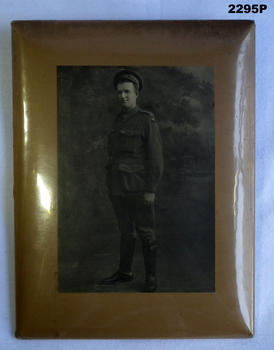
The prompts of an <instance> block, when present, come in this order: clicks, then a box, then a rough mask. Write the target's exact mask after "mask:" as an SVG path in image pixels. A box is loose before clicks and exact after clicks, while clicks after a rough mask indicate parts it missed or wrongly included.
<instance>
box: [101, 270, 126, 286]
mask: <svg viewBox="0 0 274 350" xmlns="http://www.w3.org/2000/svg"><path fill="white" fill-rule="evenodd" d="M130 281H132V272H122V271H120V270H118V271H116V272H115V273H114V274H113V275H112V276H110V277H107V278H104V279H103V280H102V282H101V284H106V285H109V284H117V283H123V282H130Z"/></svg>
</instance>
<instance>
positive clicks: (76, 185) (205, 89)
mask: <svg viewBox="0 0 274 350" xmlns="http://www.w3.org/2000/svg"><path fill="white" fill-rule="evenodd" d="M214 131H215V129H214V69H213V67H210V66H58V67H57V154H58V291H59V292H60V293H144V292H145V293H213V292H214V291H215V132H214Z"/></svg>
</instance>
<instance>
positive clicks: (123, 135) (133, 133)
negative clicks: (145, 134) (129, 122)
mask: <svg viewBox="0 0 274 350" xmlns="http://www.w3.org/2000/svg"><path fill="white" fill-rule="evenodd" d="M139 135H140V131H138V130H128V129H122V130H121V131H120V135H119V141H120V145H121V149H122V151H124V152H136V150H137V147H138V145H139V142H140V137H139Z"/></svg>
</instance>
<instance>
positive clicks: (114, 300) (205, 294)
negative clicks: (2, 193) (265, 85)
mask: <svg viewBox="0 0 274 350" xmlns="http://www.w3.org/2000/svg"><path fill="white" fill-rule="evenodd" d="M254 32H255V26H254V22H252V21H15V22H13V23H12V33H13V83H14V84H13V87H14V161H15V162H14V168H15V183H14V188H15V244H16V305H17V310H16V322H17V325H16V329H17V330H16V336H17V337H19V338H105V339H106V338H210V337H211V338H214V337H226V338H227V337H251V336H252V334H253V317H254V315H253V265H254V261H253V259H254V258H253V251H254V101H255V99H254V66H255V62H254Z"/></svg>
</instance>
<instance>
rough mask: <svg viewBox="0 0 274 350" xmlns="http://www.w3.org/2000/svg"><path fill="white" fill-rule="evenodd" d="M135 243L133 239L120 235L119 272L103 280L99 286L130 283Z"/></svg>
mask: <svg viewBox="0 0 274 350" xmlns="http://www.w3.org/2000/svg"><path fill="white" fill-rule="evenodd" d="M135 243H136V238H135V237H125V236H123V235H121V239H120V264H119V270H118V271H116V272H115V273H114V274H113V275H111V276H110V277H107V278H104V279H103V280H102V281H101V284H117V283H123V282H130V281H132V278H133V276H132V272H131V265H132V261H133V255H134V251H135Z"/></svg>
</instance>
